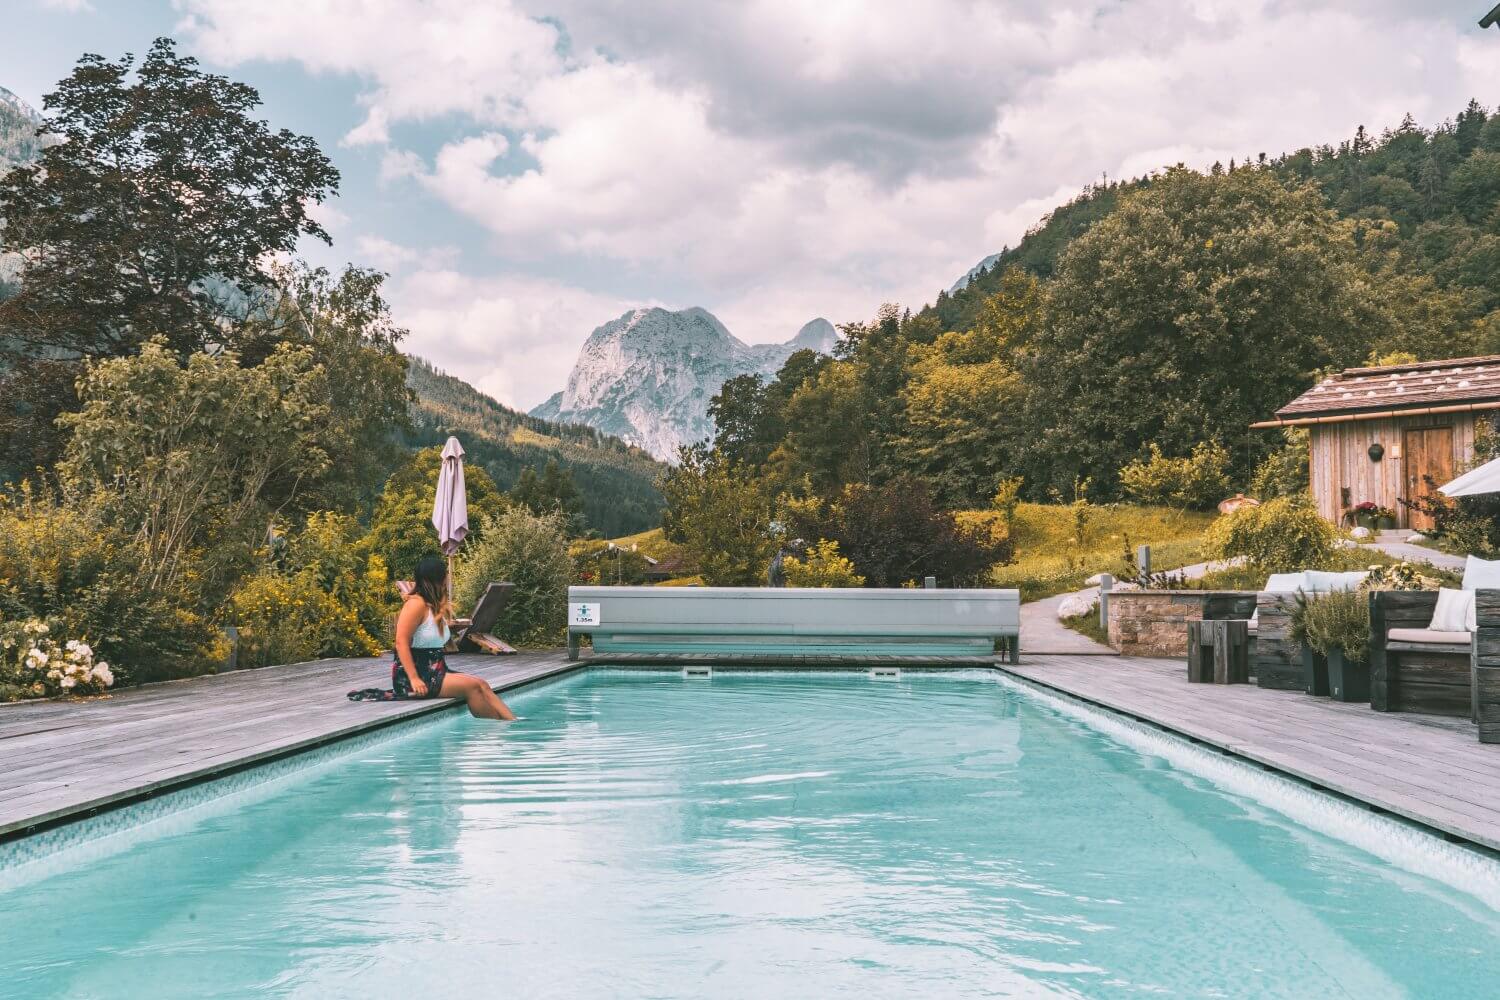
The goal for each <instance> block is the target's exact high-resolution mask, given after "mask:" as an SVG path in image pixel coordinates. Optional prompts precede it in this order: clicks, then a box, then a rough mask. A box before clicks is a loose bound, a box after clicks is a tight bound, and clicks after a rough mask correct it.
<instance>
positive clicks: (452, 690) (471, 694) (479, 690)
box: [438, 674, 516, 721]
mask: <svg viewBox="0 0 1500 1000" xmlns="http://www.w3.org/2000/svg"><path fill="white" fill-rule="evenodd" d="M438 694H439V696H440V697H443V698H461V699H463V700H464V701H466V702H468V704H469V714H470V715H472V716H474V718H476V719H502V720H507V721H509V720H512V719H514V718H515V717H516V716H515V713H513V712H512V711H511V710H510V708H509V707H508V706H507V705H506V704H505V702H503V701H501V700H500V696H499V695H497V694H495V692H494V691H492V690H490V686H489V684H487V683H486V682H485V681H483V680H481V679H480V678H478V677H475V676H473V675H472V674H447V675H446V676H444V677H443V689H442V690H441V691H439V692H438Z"/></svg>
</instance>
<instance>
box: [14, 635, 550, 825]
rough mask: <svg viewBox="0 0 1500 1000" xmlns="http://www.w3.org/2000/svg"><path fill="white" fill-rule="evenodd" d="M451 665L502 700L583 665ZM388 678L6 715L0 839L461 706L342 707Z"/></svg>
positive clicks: (238, 680)
mask: <svg viewBox="0 0 1500 1000" xmlns="http://www.w3.org/2000/svg"><path fill="white" fill-rule="evenodd" d="M450 663H451V664H452V666H453V668H454V669H455V670H462V671H466V672H470V673H474V674H477V675H479V676H481V677H483V678H484V679H485V680H487V681H489V682H490V683H491V684H492V685H494V686H495V687H496V688H498V689H501V690H503V689H505V688H509V687H514V686H516V685H519V684H523V683H525V682H527V681H529V680H534V679H537V678H539V677H545V676H548V675H551V674H555V673H560V672H563V671H566V670H570V669H574V668H575V667H576V666H577V664H570V663H568V662H567V659H566V656H565V655H564V653H563V652H562V651H560V650H559V651H550V650H549V651H545V652H538V653H525V654H521V655H519V656H514V657H488V656H455V657H451V658H450ZM383 671H384V667H383V662H382V661H376V660H370V659H357V660H327V661H319V662H317V663H311V664H292V665H289V666H284V667H271V668H268V669H266V670H256V671H242V672H237V673H234V674H225V675H221V676H217V677H204V678H195V679H193V680H190V681H177V682H171V683H168V684H158V685H150V686H147V687H144V688H138V689H134V690H130V691H123V692H120V693H118V694H117V695H115V696H113V697H111V698H107V699H95V700H92V701H84V702H47V703H37V704H23V705H11V706H6V707H4V708H0V792H3V794H0V836H5V835H7V834H9V835H15V834H17V833H20V832H23V831H24V830H25V829H26V828H28V827H31V826H35V825H38V824H41V823H47V822H52V821H56V820H60V819H65V818H67V817H70V816H73V815H81V814H84V813H87V812H89V811H91V810H95V809H98V808H100V807H103V806H108V805H112V804H115V803H118V802H121V801H125V800H129V799H133V798H138V797H140V796H141V795H144V794H149V793H151V792H154V791H158V790H162V789H166V788H170V787H174V786H178V785H182V784H185V783H187V782H190V781H194V780H198V779H201V778H203V777H208V776H211V775H213V774H216V773H218V772H220V771H223V770H226V769H230V768H235V767H239V766H243V765H245V764H249V763H254V762H256V761H260V760H265V759H268V758H271V757H275V756H280V755H282V754H285V753H288V752H291V751H294V750H297V749H300V748H304V747H308V746H312V745H315V744H318V743H323V742H327V741H329V740H332V739H338V738H341V737H345V736H351V735H355V734H357V733H361V732H368V731H371V730H373V729H376V728H379V727H381V726H383V725H386V724H389V723H390V722H392V721H394V720H399V719H404V718H411V717H415V716H419V715H424V714H427V713H430V712H433V711H442V710H445V709H450V708H456V707H457V705H458V703H456V702H452V701H439V702H433V701H420V702H357V703H356V702H350V701H348V700H347V699H346V698H345V697H344V693H345V692H346V691H348V690H349V689H351V688H358V687H374V686H376V685H378V684H380V683H381V678H382V676H383ZM80 737H81V738H80Z"/></svg>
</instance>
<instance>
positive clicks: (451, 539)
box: [432, 437, 469, 557]
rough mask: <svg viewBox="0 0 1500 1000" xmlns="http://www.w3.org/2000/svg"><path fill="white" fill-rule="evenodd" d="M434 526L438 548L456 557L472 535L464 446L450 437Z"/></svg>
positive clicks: (440, 474) (435, 504)
mask: <svg viewBox="0 0 1500 1000" xmlns="http://www.w3.org/2000/svg"><path fill="white" fill-rule="evenodd" d="M432 526H433V527H434V528H436V529H437V536H438V545H439V546H440V547H441V548H442V550H443V554H444V555H446V556H449V557H452V555H453V553H455V552H457V551H458V547H459V546H460V545H462V544H463V543H464V539H465V538H467V537H468V535H469V500H468V497H467V495H466V494H465V493H464V446H463V445H461V444H459V443H458V438H456V437H450V438H449V439H448V443H447V444H445V445H443V467H442V468H441V469H440V470H439V471H438V483H437V496H435V497H434V498H433V501H432Z"/></svg>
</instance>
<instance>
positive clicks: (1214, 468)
mask: <svg viewBox="0 0 1500 1000" xmlns="http://www.w3.org/2000/svg"><path fill="white" fill-rule="evenodd" d="M1150 449H1151V457H1150V458H1149V459H1147V460H1145V461H1140V460H1137V461H1134V462H1130V463H1128V464H1127V465H1126V466H1125V467H1124V468H1122V469H1121V470H1120V486H1121V488H1122V489H1124V490H1125V492H1126V493H1128V494H1129V495H1130V496H1132V497H1134V498H1135V499H1136V500H1138V501H1140V502H1141V503H1145V504H1156V505H1160V506H1169V507H1187V508H1190V509H1193V510H1207V509H1208V508H1210V507H1212V506H1214V504H1216V503H1218V502H1219V501H1220V500H1222V499H1224V497H1225V495H1226V494H1228V492H1229V475H1228V469H1229V452H1227V451H1226V450H1224V447H1223V445H1221V444H1219V443H1218V442H1217V441H1202V442H1199V443H1198V444H1197V445H1194V446H1193V452H1192V454H1191V455H1189V456H1187V457H1186V458H1167V457H1166V456H1165V455H1163V454H1162V452H1161V448H1159V447H1157V445H1156V444H1155V443H1154V442H1153V443H1152V444H1151V446H1150Z"/></svg>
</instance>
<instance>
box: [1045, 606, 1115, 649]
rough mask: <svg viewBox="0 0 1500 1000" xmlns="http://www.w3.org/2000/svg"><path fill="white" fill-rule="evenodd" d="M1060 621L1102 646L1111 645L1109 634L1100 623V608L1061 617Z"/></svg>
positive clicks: (1061, 623) (1066, 626)
mask: <svg viewBox="0 0 1500 1000" xmlns="http://www.w3.org/2000/svg"><path fill="white" fill-rule="evenodd" d="M1057 621H1058V623H1059V624H1060V625H1062V626H1064V627H1065V628H1070V629H1072V630H1073V631H1074V632H1077V633H1078V634H1079V635H1081V636H1085V637H1087V638H1089V639H1093V640H1094V641H1095V642H1097V643H1099V644H1100V645H1101V646H1108V645H1109V635H1108V634H1107V633H1106V632H1105V630H1104V628H1103V627H1102V626H1100V624H1099V609H1098V608H1097V607H1096V608H1094V610H1092V611H1085V612H1084V613H1083V614H1081V615H1072V616H1071V617H1068V618H1059V619H1058V620H1057Z"/></svg>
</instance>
